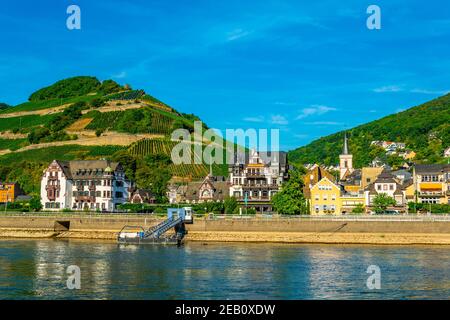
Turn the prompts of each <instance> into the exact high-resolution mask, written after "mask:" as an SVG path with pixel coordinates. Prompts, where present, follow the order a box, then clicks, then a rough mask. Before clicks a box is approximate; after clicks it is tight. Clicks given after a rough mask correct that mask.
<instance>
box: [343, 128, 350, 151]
mask: <svg viewBox="0 0 450 320" xmlns="http://www.w3.org/2000/svg"><path fill="white" fill-rule="evenodd" d="M342 154H349V153H348V139H347V132H345V134H344V148H343V150H342Z"/></svg>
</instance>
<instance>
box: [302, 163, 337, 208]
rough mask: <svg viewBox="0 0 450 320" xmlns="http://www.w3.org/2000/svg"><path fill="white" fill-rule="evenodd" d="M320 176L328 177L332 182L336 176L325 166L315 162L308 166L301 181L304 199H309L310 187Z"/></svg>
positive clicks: (320, 178)
mask: <svg viewBox="0 0 450 320" xmlns="http://www.w3.org/2000/svg"><path fill="white" fill-rule="evenodd" d="M322 178H328V179H329V180H330V181H332V182H336V178H335V177H334V176H333V175H332V174H331V173H330V172H329V171H328V170H327V168H326V167H323V166H319V165H317V164H315V165H313V166H310V167H309V169H308V171H307V172H306V174H305V176H304V178H303V182H304V187H303V195H304V196H305V198H306V199H308V200H309V199H311V188H312V187H313V186H314V185H315V184H316V183H317V182H319V181H320V180H322Z"/></svg>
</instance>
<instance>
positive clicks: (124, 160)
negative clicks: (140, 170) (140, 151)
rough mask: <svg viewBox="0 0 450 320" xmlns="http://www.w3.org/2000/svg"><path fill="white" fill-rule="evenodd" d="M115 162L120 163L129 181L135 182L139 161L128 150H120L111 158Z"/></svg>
mask: <svg viewBox="0 0 450 320" xmlns="http://www.w3.org/2000/svg"><path fill="white" fill-rule="evenodd" d="M111 159H112V160H113V161H116V162H119V163H120V164H121V165H122V166H123V168H124V170H125V175H126V176H127V178H128V179H131V180H135V178H136V177H135V173H136V169H137V160H136V158H135V157H133V156H132V155H131V154H130V153H129V152H128V151H127V150H119V151H117V152H116V153H114V154H113V155H112V157H111Z"/></svg>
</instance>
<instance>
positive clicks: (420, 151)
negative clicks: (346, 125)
mask: <svg viewBox="0 0 450 320" xmlns="http://www.w3.org/2000/svg"><path fill="white" fill-rule="evenodd" d="M347 132H348V135H349V142H350V151H351V153H352V154H353V159H354V165H355V166H356V167H361V166H363V165H367V164H369V163H370V162H371V161H372V160H373V158H374V157H375V156H378V155H379V153H380V150H379V149H377V148H376V147H371V146H370V143H371V141H373V140H384V141H395V142H404V143H406V147H407V149H410V150H413V151H415V152H416V153H417V156H416V158H415V159H416V160H417V161H418V162H424V163H426V162H443V161H445V160H444V159H443V151H444V149H445V148H446V147H448V146H450V94H447V95H445V96H442V97H440V98H437V99H434V100H432V101H429V102H427V103H424V104H422V105H419V106H416V107H413V108H410V109H408V110H406V111H403V112H399V113H396V114H392V115H389V116H387V117H384V118H382V119H379V120H376V121H372V122H369V123H367V124H363V125H360V126H357V127H355V128H353V129H350V130H347ZM343 137H344V132H343V131H342V132H338V133H335V134H332V135H329V136H326V137H322V138H320V139H318V140H315V141H313V142H311V143H310V144H308V145H306V146H303V147H300V148H298V149H295V150H293V151H290V152H289V157H290V158H289V159H290V161H293V162H296V163H302V164H305V163H320V164H326V165H334V164H337V163H338V159H339V154H340V153H341V151H342V143H343Z"/></svg>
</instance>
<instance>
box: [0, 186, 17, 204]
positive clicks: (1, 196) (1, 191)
mask: <svg viewBox="0 0 450 320" xmlns="http://www.w3.org/2000/svg"><path fill="white" fill-rule="evenodd" d="M19 194H20V189H19V186H18V185H17V183H1V182H0V203H5V202H14V200H15V199H16V197H17V196H18V195H19Z"/></svg>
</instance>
